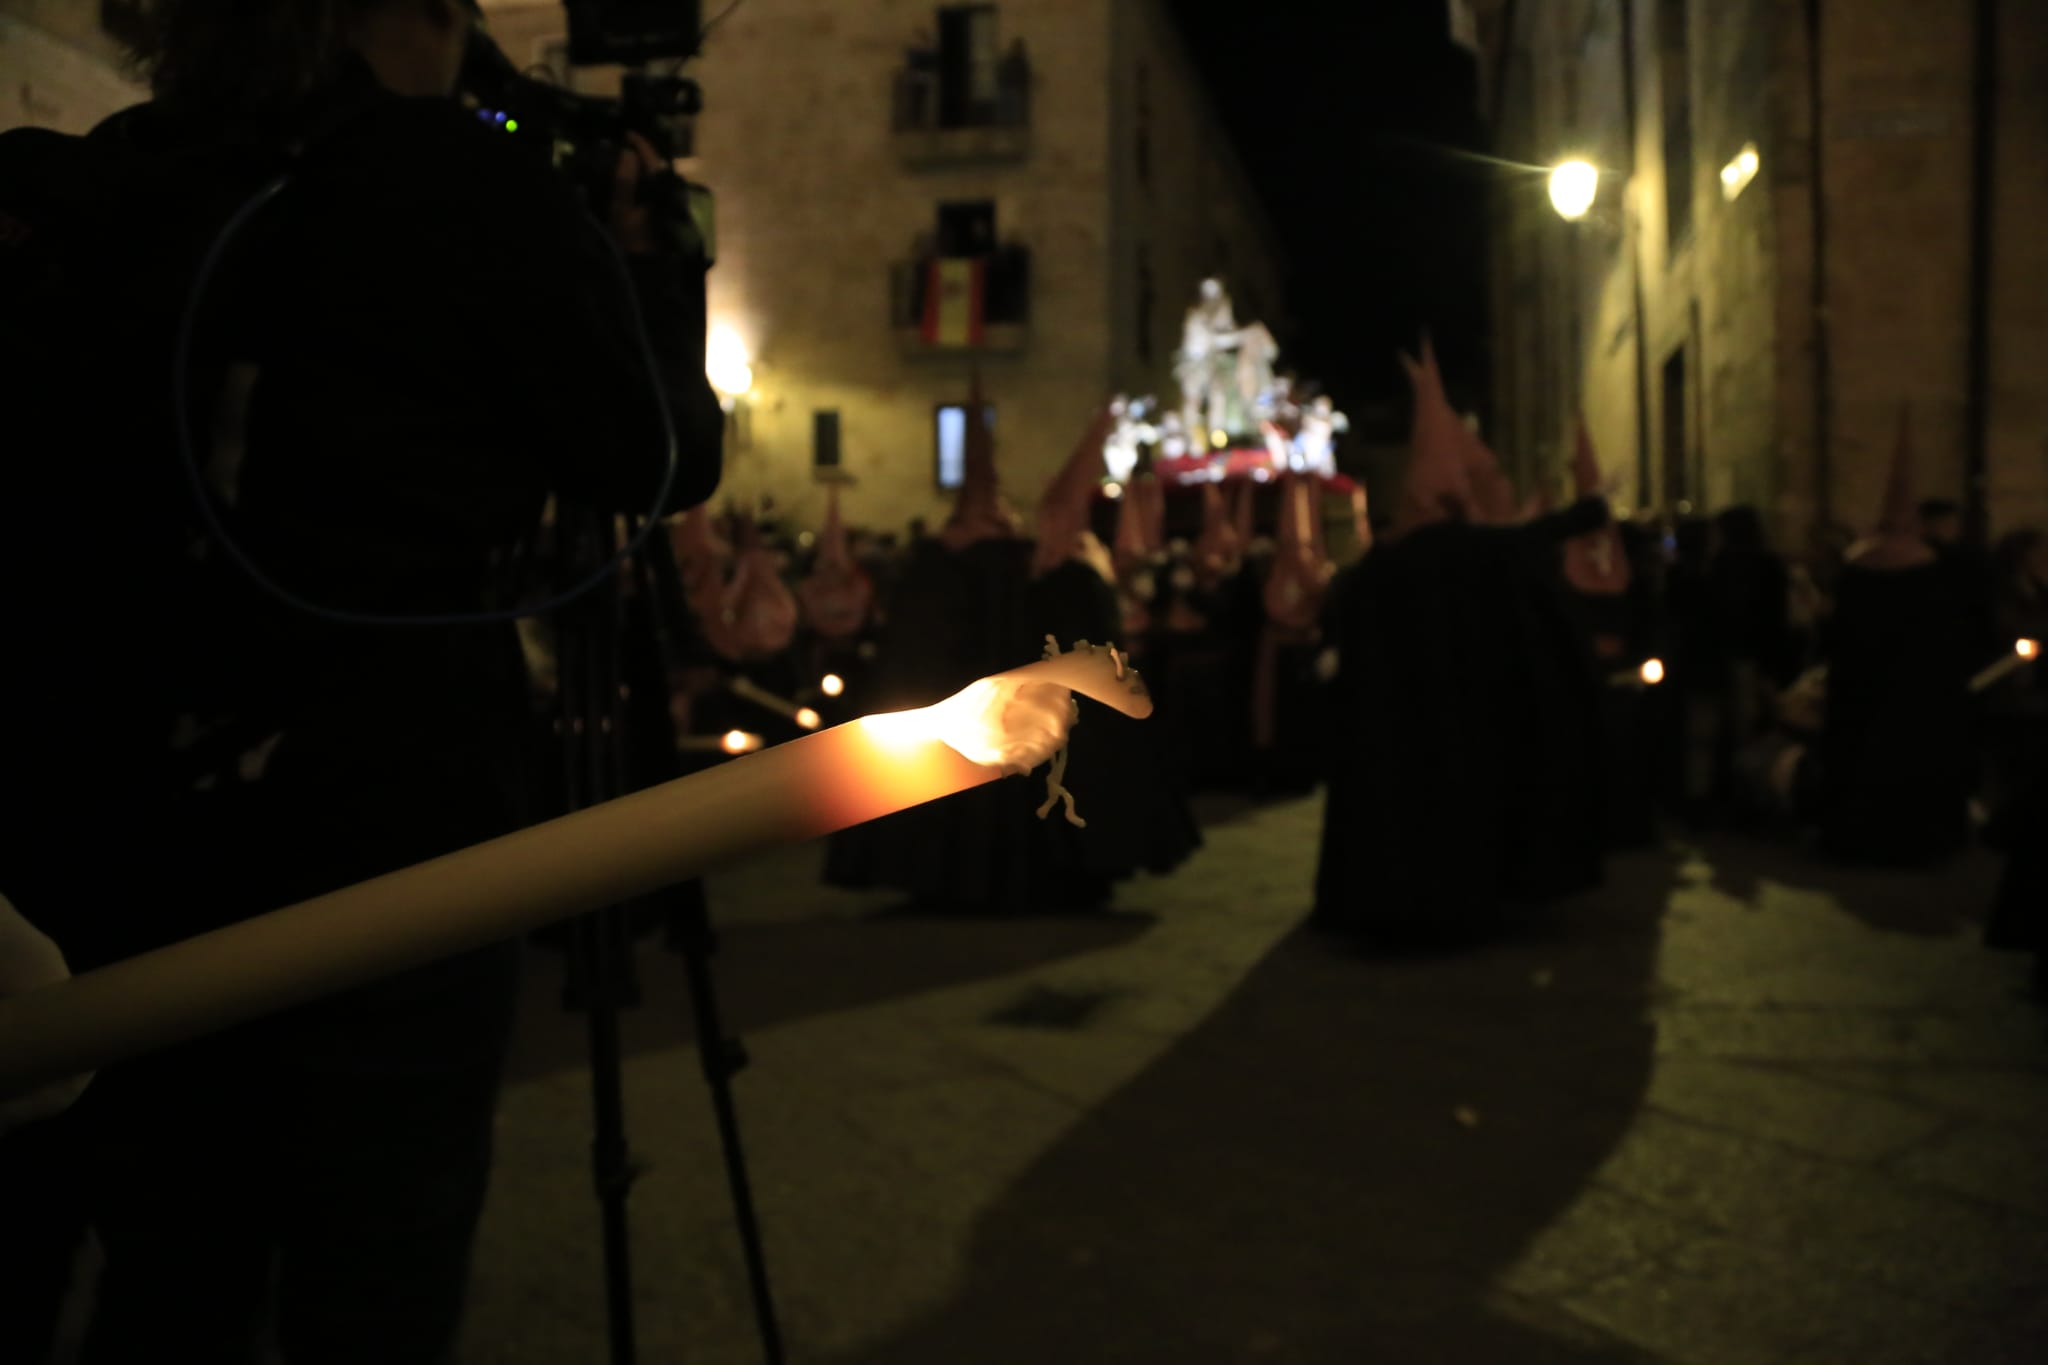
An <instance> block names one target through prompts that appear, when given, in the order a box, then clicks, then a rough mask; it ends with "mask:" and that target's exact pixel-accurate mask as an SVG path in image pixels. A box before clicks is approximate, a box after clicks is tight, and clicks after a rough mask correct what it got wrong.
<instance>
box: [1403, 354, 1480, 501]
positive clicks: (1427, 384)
mask: <svg viewBox="0 0 2048 1365" xmlns="http://www.w3.org/2000/svg"><path fill="white" fill-rule="evenodd" d="M1401 366H1402V368H1403V369H1405V370H1406V371H1407V372H1408V385H1409V388H1410V389H1411V391H1412V392H1413V394H1414V399H1415V413H1414V417H1413V418H1412V420H1411V421H1410V423H1409V428H1408V476H1407V478H1406V480H1404V482H1403V484H1402V488H1401V510H1400V513H1399V515H1397V516H1396V517H1395V518H1394V532H1395V534H1396V535H1402V534H1405V533H1407V532H1409V531H1412V530H1414V529H1415V528H1416V527H1418V526H1427V525H1429V524H1430V523H1432V522H1438V521H1444V520H1446V519H1451V518H1456V519H1460V520H1462V519H1465V518H1468V517H1470V516H1471V515H1472V503H1473V498H1472V483H1471V480H1470V479H1469V478H1468V477H1467V476H1466V473H1465V461H1464V445H1465V436H1466V434H1467V433H1466V431H1465V427H1464V424H1463V423H1461V422H1460V421H1459V420H1458V414H1457V413H1455V412H1453V411H1452V410H1451V404H1450V400H1449V399H1447V398H1445V397H1444V384H1443V376H1442V375H1441V374H1440V373H1439V372H1438V370H1437V366H1436V351H1435V348H1434V347H1432V346H1431V345H1430V344H1429V338H1428V337H1424V338H1423V340H1422V358H1421V359H1420V360H1412V359H1410V358H1409V357H1408V356H1406V355H1403V356H1402V357H1401Z"/></svg>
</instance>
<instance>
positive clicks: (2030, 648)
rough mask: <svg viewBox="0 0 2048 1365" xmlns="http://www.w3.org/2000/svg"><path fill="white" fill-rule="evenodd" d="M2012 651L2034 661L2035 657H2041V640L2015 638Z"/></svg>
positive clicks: (2029, 660) (2030, 661)
mask: <svg viewBox="0 0 2048 1365" xmlns="http://www.w3.org/2000/svg"><path fill="white" fill-rule="evenodd" d="M2012 652H2013V653H2014V654H2017V655H2018V656H2019V657H2020V658H2022V659H2025V660H2027V661H2028V662H2029V663H2032V662H2033V661H2034V660H2035V659H2038V658H2040V657H2041V642H2040V641H2039V640H2014V641H2013V642H2012Z"/></svg>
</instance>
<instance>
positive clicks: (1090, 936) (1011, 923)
mask: <svg viewBox="0 0 2048 1365" xmlns="http://www.w3.org/2000/svg"><path fill="white" fill-rule="evenodd" d="M1152 923H1153V920H1152V917H1151V916H1149V915H1139V914H1105V915H1091V916H1077V917H1074V918H1055V919H1012V920H987V919H947V918H926V917H919V916H908V915H893V914H889V915H877V916H870V917H868V918H866V919H861V920H845V919H837V920H803V921H792V922H785V923H779V924H777V923H771V924H741V925H737V926H734V927H732V928H727V929H721V930H719V935H718V937H719V944H718V948H717V951H716V952H715V953H714V954H713V955H712V958H711V971H712V981H713V985H714V987H715V988H716V989H717V992H718V997H719V1006H720V1009H721V1012H722V1015H723V1017H724V1020H725V1022H726V1025H727V1027H728V1028H729V1029H730V1030H731V1031H732V1032H734V1033H738V1034H741V1035H745V1034H747V1033H750V1032H754V1031H757V1030H761V1029H765V1028H768V1027H771V1026H772V1025H775V1024H781V1023H787V1022H789V1021H790V1020H793V1019H801V1018H805V1017H808V1016H810V1015H816V1014H827V1013H831V1012H833V1011H835V1010H848V1009H855V1008H858V1007H860V1006H863V1005H873V1004H877V1003H879V1002H881V1001H885V1000H893V999H897V998H899V997H902V996H907V995H915V994H918V993H920V992H924V991H931V990H938V989H941V988H943V987H946V986H955V985H960V984H962V983H965V982H969V981H980V980H985V979H987V978H989V977H994V976H1003V975H1007V974H1009V973H1012V972H1020V971H1024V970H1026V969H1028V968H1031V967H1036V966H1041V965H1044V964H1045V963H1048V962H1055V961H1058V960H1060V959H1062V958H1066V957H1072V956H1076V955H1078V954H1081V953H1091V952H1096V951H1098V950H1101V949H1104V948H1112V947H1115V946H1116V945H1118V944H1120V943H1125V942H1128V941H1129V940H1131V939H1133V938H1135V937H1137V936H1138V935H1139V934H1141V933H1143V932H1145V930H1146V929H1148V928H1150V927H1151V925H1152ZM635 964H636V970H637V973H638V977H639V986H640V994H641V1004H640V1005H639V1006H638V1007H636V1008H634V1009H630V1010H627V1011H625V1012H623V1013H622V1014H621V1016H620V1037H621V1045H622V1047H623V1049H624V1051H625V1054H626V1055H627V1056H633V1055H635V1054H638V1053H643V1052H651V1051H656V1050H658V1049H661V1048H666V1047H673V1046H676V1045H677V1044H680V1043H686V1042H690V1041H691V1040H692V1039H693V1037H694V1034H695V1030H694V1028H693V1027H692V1019H691V1015H690V998H689V987H688V978H687V977H686V975H685V973H684V963H683V959H682V958H681V956H679V955H678V954H677V953H675V952H673V951H669V950H667V949H664V948H661V947H659V946H658V945H657V943H656V942H654V941H652V940H650V941H648V942H644V943H642V944H641V945H640V946H639V950H638V952H637V953H636V955H635ZM564 972H565V967H564V962H563V958H562V955H561V954H559V953H552V952H546V951H534V952H529V953H528V955H527V964H526V974H527V981H526V987H525V994H524V998H523V1000H522V1002H521V1014H520V1020H519V1026H518V1033H517V1042H516V1044H515V1046H514V1048H513V1051H512V1056H511V1058H510V1060H509V1062H508V1064H507V1068H506V1079H507V1080H508V1081H519V1080H526V1079H531V1078H533V1077H537V1076H543V1075H549V1074H552V1073H555V1072H559V1071H569V1070H575V1069H578V1068H581V1067H584V1066H587V1065H588V1064H589V1060H590V1057H589V1051H588V1048H589V1041H588V1034H587V1033H586V1031H585V1027H584V1024H583V1022H582V1016H581V1015H570V1014H568V1013H565V1012H564V1011H563V1009H562V1006H561V1003H560V1001H561V990H562V983H563V977H564Z"/></svg>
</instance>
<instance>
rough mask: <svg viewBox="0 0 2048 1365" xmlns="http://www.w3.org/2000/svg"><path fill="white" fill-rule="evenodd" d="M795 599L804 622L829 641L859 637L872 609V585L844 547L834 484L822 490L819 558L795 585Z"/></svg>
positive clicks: (844, 536)
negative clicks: (823, 512)
mask: <svg viewBox="0 0 2048 1365" xmlns="http://www.w3.org/2000/svg"><path fill="white" fill-rule="evenodd" d="M796 598H797V602H798V604H799V605H801V606H802V608H803V617H804V620H805V621H806V622H808V623H809V624H810V627H811V629H812V630H815V631H816V632H818V634H819V635H821V636H823V637H825V638H826V639H828V640H843V639H846V638H847V637H848V636H851V635H857V634H859V633H860V630H861V627H862V626H865V625H866V624H867V621H868V614H869V611H870V609H871V608H872V607H873V606H874V600H875V587H874V583H873V582H872V581H871V580H870V579H869V578H868V575H867V571H866V570H864V569H862V568H861V567H860V565H859V564H857V563H855V562H854V558H853V555H852V554H851V553H850V552H849V551H848V550H847V547H846V528H845V527H844V526H843V525H842V524H841V523H840V520H839V485H838V484H836V483H833V484H827V485H826V487H825V529H824V530H823V531H821V532H820V533H819V535H818V558H817V560H816V562H815V563H813V564H812V565H811V572H810V574H809V576H807V577H806V578H805V579H804V581H803V582H801V583H799V584H797V588H796Z"/></svg>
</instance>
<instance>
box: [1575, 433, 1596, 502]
mask: <svg viewBox="0 0 2048 1365" xmlns="http://www.w3.org/2000/svg"><path fill="white" fill-rule="evenodd" d="M1599 491H1600V461H1599V460H1597V459H1595V458H1594V457H1593V436H1592V433H1590V432H1588V431H1587V430H1586V418H1585V416H1584V414H1581V415H1580V416H1579V418H1578V421H1577V424H1576V427H1575V430H1574V433H1573V439H1572V496H1573V497H1577V498H1590V497H1592V496H1593V495H1594V494H1595V493H1598V492H1599Z"/></svg>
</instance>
